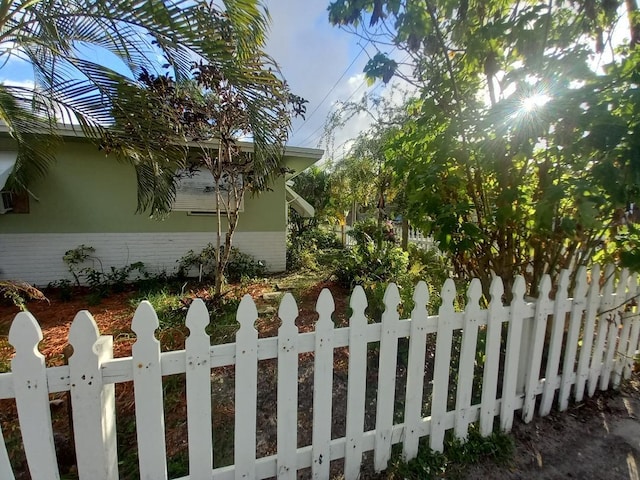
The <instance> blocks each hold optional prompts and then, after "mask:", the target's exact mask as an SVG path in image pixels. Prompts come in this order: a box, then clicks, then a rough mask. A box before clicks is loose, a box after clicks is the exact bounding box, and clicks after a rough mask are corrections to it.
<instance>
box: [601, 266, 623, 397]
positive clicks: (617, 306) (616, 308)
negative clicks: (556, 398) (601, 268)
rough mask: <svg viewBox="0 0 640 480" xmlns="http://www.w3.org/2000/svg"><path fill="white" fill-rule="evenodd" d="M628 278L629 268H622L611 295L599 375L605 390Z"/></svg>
mask: <svg viewBox="0 0 640 480" xmlns="http://www.w3.org/2000/svg"><path fill="white" fill-rule="evenodd" d="M628 278H629V270H627V269H626V268H625V269H623V270H622V273H621V274H620V278H619V279H618V285H617V288H616V292H615V294H614V297H613V307H612V310H611V312H610V314H611V316H610V317H609V319H610V320H609V332H608V334H607V348H606V351H605V357H604V365H603V370H602V375H601V377H600V390H607V389H608V388H609V385H610V383H611V374H612V373H613V366H614V362H615V353H616V351H617V347H618V345H617V340H618V334H619V328H620V324H621V321H620V315H621V313H622V308H623V307H624V304H625V302H626V291H627V280H628Z"/></svg>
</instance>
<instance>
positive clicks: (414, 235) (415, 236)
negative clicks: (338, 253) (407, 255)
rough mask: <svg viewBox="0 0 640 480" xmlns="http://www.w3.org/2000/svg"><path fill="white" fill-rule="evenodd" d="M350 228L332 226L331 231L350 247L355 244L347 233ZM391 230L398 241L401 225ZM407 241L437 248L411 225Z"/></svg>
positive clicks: (429, 238) (428, 247) (425, 247)
mask: <svg viewBox="0 0 640 480" xmlns="http://www.w3.org/2000/svg"><path fill="white" fill-rule="evenodd" d="M352 228H353V227H350V226H347V225H341V226H336V227H334V230H333V231H334V232H335V234H336V235H337V237H338V240H339V241H340V242H342V244H343V246H345V247H351V246H353V245H355V240H354V239H353V238H352V237H351V236H350V235H349V231H350V230H351V229H352ZM393 231H394V232H395V235H396V238H397V239H398V241H400V239H401V238H402V227H401V226H399V225H395V226H394V227H393ZM407 241H408V243H413V244H414V245H417V246H418V247H420V248H423V249H425V250H427V249H432V248H437V245H436V242H435V241H434V240H433V238H432V237H427V236H425V235H424V234H423V233H422V232H421V231H420V230H418V229H416V228H413V227H409V232H408V238H407Z"/></svg>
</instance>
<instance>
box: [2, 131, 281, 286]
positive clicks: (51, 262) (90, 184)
mask: <svg viewBox="0 0 640 480" xmlns="http://www.w3.org/2000/svg"><path fill="white" fill-rule="evenodd" d="M57 158H58V160H57V162H56V164H55V165H54V166H53V168H51V170H50V172H49V173H48V174H47V176H46V178H45V179H43V180H42V181H40V182H37V183H36V184H34V185H33V186H32V187H31V192H32V193H33V195H34V196H35V197H36V198H37V200H36V199H34V198H33V197H31V198H30V202H29V203H30V205H29V208H30V213H28V214H15V213H11V212H10V213H7V214H4V215H0V278H12V279H21V280H24V281H28V282H31V283H35V284H36V285H44V284H46V283H48V282H50V281H54V280H58V279H60V278H69V272H68V271H67V268H66V265H65V264H64V263H63V262H62V256H63V255H64V253H65V252H66V251H67V250H70V249H73V248H75V247H77V246H79V245H81V244H85V245H87V246H91V247H94V248H95V249H96V251H95V256H96V257H98V258H100V260H101V261H102V264H103V267H104V268H105V269H108V268H109V267H111V266H115V267H121V266H124V265H126V264H129V263H133V262H137V261H142V262H144V263H145V265H146V266H147V268H148V269H149V270H163V269H166V270H167V272H168V273H171V272H172V271H173V269H174V268H175V267H176V265H177V264H176V260H177V259H179V258H180V257H181V256H183V255H184V254H185V253H186V252H187V251H188V250H190V249H193V250H196V251H197V250H200V249H202V248H203V247H204V246H205V245H206V244H207V243H209V242H212V243H215V232H216V225H217V222H216V218H215V216H213V215H190V214H188V213H187V212H171V213H170V214H169V215H168V216H167V217H166V218H164V219H162V220H156V219H152V218H149V216H148V215H147V214H136V213H135V209H136V178H135V171H134V169H133V167H131V166H130V165H126V164H123V163H119V162H118V161H117V160H115V159H114V158H113V157H106V156H104V155H103V154H102V153H101V152H98V151H97V150H96V148H95V146H93V145H88V144H85V143H81V142H67V143H65V145H64V147H61V148H60V150H59V152H58V155H57ZM225 223H226V222H225ZM222 229H223V231H225V230H226V224H223V225H222ZM285 232H286V200H285V188H284V179H277V180H276V182H275V184H274V185H273V186H272V191H269V192H265V193H263V194H261V195H260V196H258V197H250V196H248V197H247V198H246V200H245V208H244V211H243V212H242V213H241V214H240V220H239V223H238V230H237V232H236V234H235V236H234V242H233V244H234V246H236V247H238V248H239V249H240V250H241V251H243V252H245V253H248V254H251V255H253V256H254V257H256V259H260V260H264V261H265V263H266V265H267V268H268V269H269V270H270V271H281V270H284V269H285V263H286V262H285V259H286V234H285Z"/></svg>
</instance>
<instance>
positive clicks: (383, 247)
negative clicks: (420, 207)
mask: <svg viewBox="0 0 640 480" xmlns="http://www.w3.org/2000/svg"><path fill="white" fill-rule="evenodd" d="M348 234H349V235H350V236H351V237H353V239H354V240H355V242H356V243H355V245H354V246H353V247H352V248H351V249H349V250H348V251H347V252H346V254H345V258H344V262H342V264H341V265H339V266H338V269H337V270H336V276H337V277H338V281H340V283H342V284H343V285H344V286H346V287H353V286H354V285H357V284H369V283H376V282H382V283H384V282H388V281H393V280H396V279H397V278H398V277H399V276H401V275H403V274H404V273H406V271H407V269H408V266H409V255H408V254H407V253H406V252H403V251H402V249H401V248H399V247H397V246H396V243H395V236H394V234H393V229H392V228H390V227H389V226H388V225H385V226H384V228H381V229H379V228H378V227H377V226H376V225H375V224H373V223H370V222H368V223H367V222H363V223H359V224H356V225H355V226H354V227H353V230H351V231H349V233H348Z"/></svg>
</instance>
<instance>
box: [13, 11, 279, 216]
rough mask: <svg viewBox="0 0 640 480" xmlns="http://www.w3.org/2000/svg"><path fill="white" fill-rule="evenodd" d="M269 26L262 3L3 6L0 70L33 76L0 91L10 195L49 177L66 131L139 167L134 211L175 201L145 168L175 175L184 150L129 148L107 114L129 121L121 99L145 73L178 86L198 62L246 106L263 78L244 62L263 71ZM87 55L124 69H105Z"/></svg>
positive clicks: (137, 144)
mask: <svg viewBox="0 0 640 480" xmlns="http://www.w3.org/2000/svg"><path fill="white" fill-rule="evenodd" d="M267 26H268V13H267V12H266V10H265V9H264V7H263V6H262V4H261V2H260V0H224V4H223V5H221V6H216V5H215V4H214V3H212V2H209V1H207V0H170V1H167V0H147V1H144V2H140V1H137V0H14V1H10V0H0V65H6V62H8V61H10V60H11V59H12V58H13V57H19V58H21V59H23V60H27V61H28V62H30V64H31V65H32V67H33V72H34V87H33V88H27V87H23V86H10V85H1V84H0V121H2V122H4V123H5V125H6V128H7V129H8V131H9V133H10V135H11V136H12V137H13V138H14V139H15V141H16V142H17V145H18V159H17V162H16V164H15V167H14V170H13V172H12V175H11V177H10V179H9V182H8V184H7V186H8V188H10V189H13V190H24V189H26V188H27V187H28V185H29V184H30V183H31V182H32V181H33V180H35V179H36V178H38V177H41V176H43V175H44V174H45V173H46V171H47V168H48V167H49V165H50V164H51V163H52V161H53V158H54V157H53V149H52V147H53V146H54V144H55V142H56V135H55V134H56V125H58V124H59V123H61V122H62V123H70V124H71V125H72V126H73V128H79V129H81V130H82V132H83V133H84V135H85V136H87V137H89V138H94V139H96V140H98V141H99V142H100V143H101V145H102V146H103V147H105V148H107V149H109V150H113V151H115V152H116V153H117V154H119V155H120V156H121V157H124V158H125V159H127V160H129V161H131V162H132V163H134V165H136V168H137V169H138V180H139V182H138V183H139V186H140V188H139V205H138V207H139V208H141V207H149V206H153V205H154V203H153V201H152V200H150V199H151V198H152V197H154V196H157V195H163V196H165V197H167V196H171V194H172V190H171V187H170V186H169V187H166V186H165V187H164V190H163V188H161V187H162V184H163V183H162V182H160V183H158V180H157V179H154V178H151V177H153V175H154V173H153V169H150V168H144V165H145V164H146V165H147V166H148V165H149V163H148V162H149V160H150V159H151V162H152V163H153V161H155V162H156V165H157V164H163V165H165V166H166V167H167V168H169V169H171V168H173V167H175V166H176V165H179V164H180V163H181V162H182V161H183V160H182V159H183V158H184V151H180V149H173V150H172V149H169V150H166V149H165V150H163V151H159V150H158V149H156V148H155V145H154V143H153V142H152V141H145V138H146V139H153V138H154V137H155V135H153V134H150V135H147V136H146V137H145V138H138V139H135V141H133V139H126V138H124V136H123V135H122V132H118V131H114V130H113V120H112V118H113V112H114V111H118V112H119V114H120V115H127V114H130V113H132V112H130V111H127V110H126V109H127V108H128V106H130V105H131V104H132V103H135V102H126V101H122V95H123V92H130V93H131V92H133V93H132V94H133V95H136V93H135V92H136V87H137V86H138V81H137V79H138V78H139V76H140V75H141V73H142V72H143V71H144V70H145V69H148V70H152V71H158V70H160V69H163V68H165V69H169V71H170V72H171V75H172V76H173V77H174V78H175V79H176V80H177V81H180V80H182V79H186V78H188V77H189V76H190V75H191V71H192V69H193V65H194V63H195V62H204V63H206V64H212V65H215V66H216V68H218V69H219V70H220V71H221V72H223V73H224V76H225V78H226V79H228V81H230V82H233V83H234V84H235V85H237V86H238V88H239V89H240V90H241V91H242V92H243V95H244V96H245V98H246V100H247V101H248V102H252V101H253V100H255V98H254V97H255V91H256V89H255V84H256V82H262V81H264V78H263V77H264V76H262V77H260V76H256V75H255V69H253V68H251V62H248V60H252V61H253V59H255V58H258V57H259V58H265V59H267V60H266V62H267V63H268V57H266V56H265V55H264V54H263V53H262V48H263V46H264V40H265V31H266V29H267ZM87 52H93V53H94V54H95V53H96V52H98V53H99V56H100V59H101V60H102V59H103V58H105V56H111V57H112V58H113V59H114V62H109V63H113V64H116V63H117V61H119V62H120V65H119V66H116V67H113V68H112V67H109V66H106V65H104V64H103V63H101V60H95V59H92V58H91V57H92V56H93V57H96V56H98V55H88V54H87ZM158 59H161V60H158ZM116 60H117V61H116ZM264 64H265V62H261V63H260V68H262V67H263V66H264ZM0 68H1V67H0ZM274 78H275V77H274ZM267 81H274V79H273V78H269V79H268V80H267ZM127 87H128V88H127ZM258 100H259V99H258ZM158 128H160V126H159V127H158ZM156 133H157V132H156ZM143 160H144V161H143ZM145 162H147V163H145ZM156 173H157V170H156ZM165 180H166V178H165ZM164 183H166V182H164ZM161 203H162V205H165V206H166V204H167V203H168V202H167V201H164V202H161Z"/></svg>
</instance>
